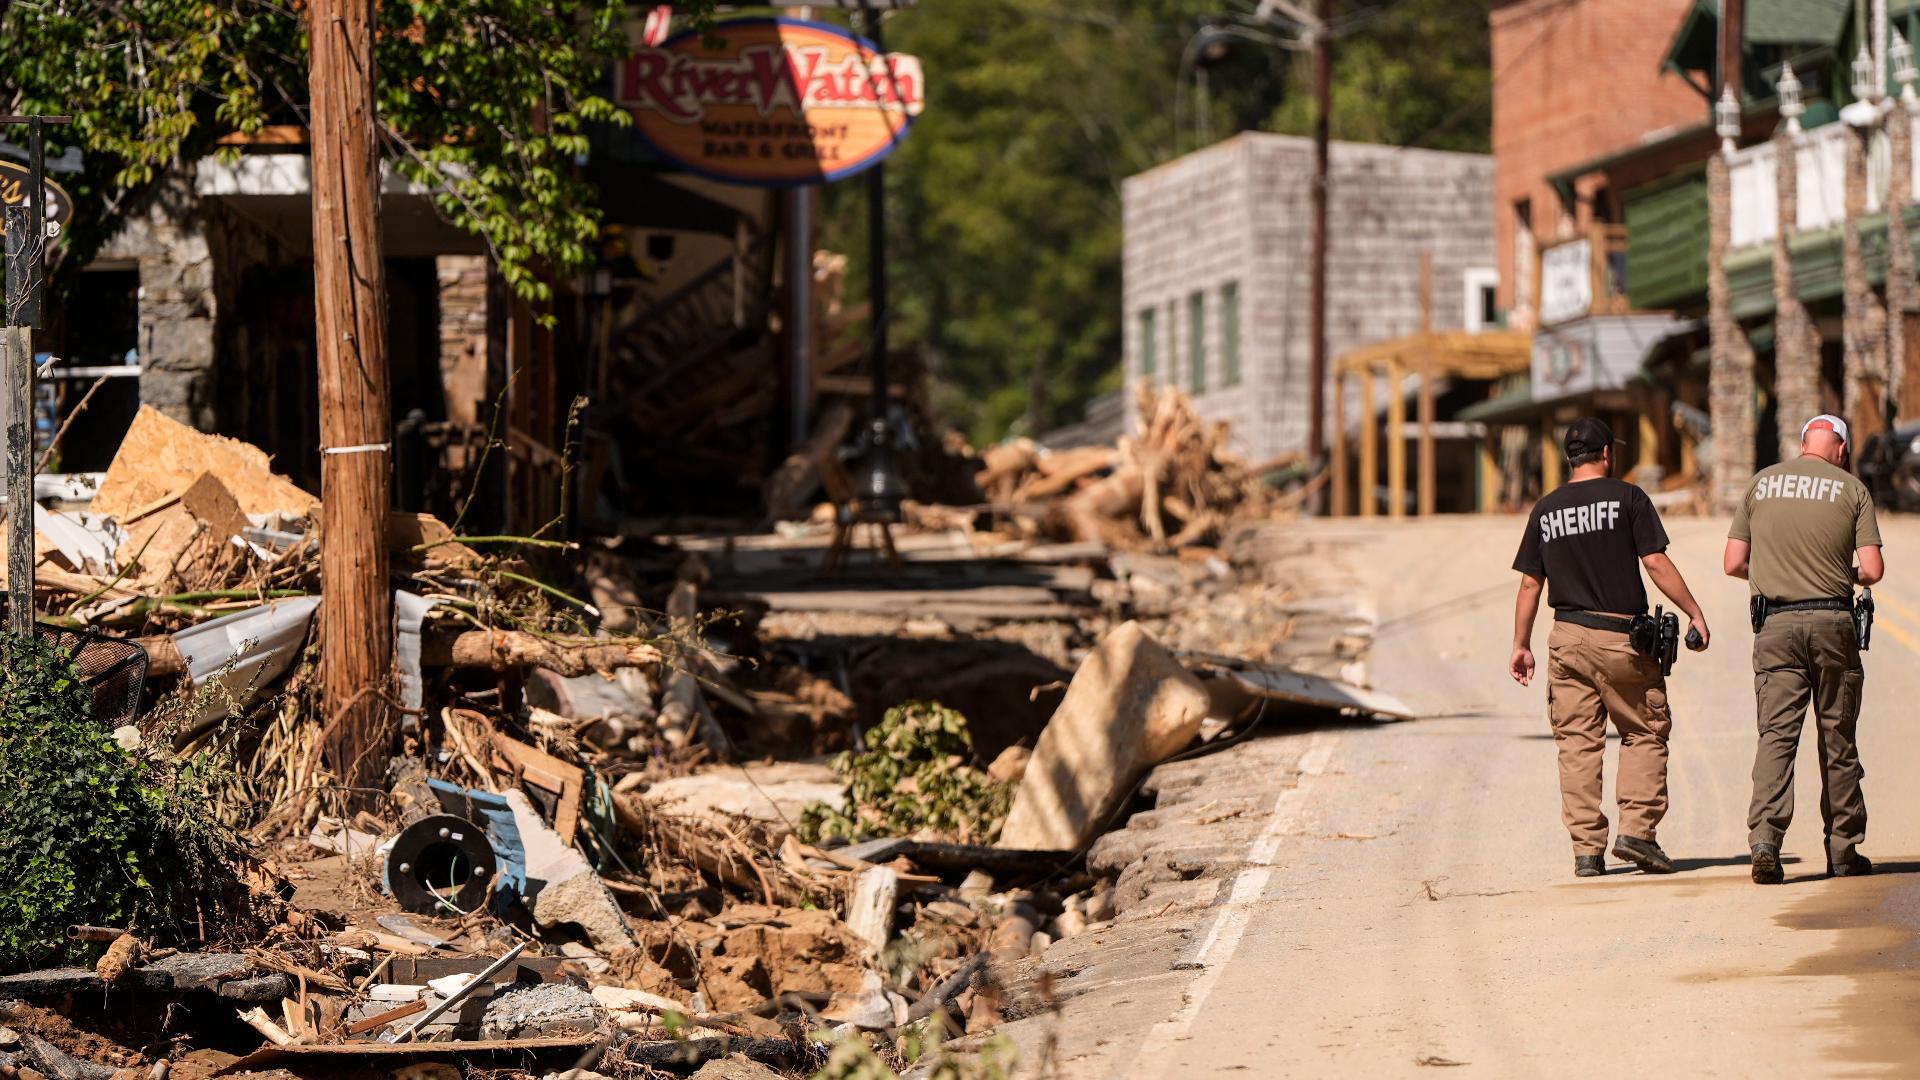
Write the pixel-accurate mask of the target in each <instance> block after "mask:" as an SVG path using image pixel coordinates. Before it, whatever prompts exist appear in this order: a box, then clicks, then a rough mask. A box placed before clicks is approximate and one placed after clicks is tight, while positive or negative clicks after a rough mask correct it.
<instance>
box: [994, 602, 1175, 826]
mask: <svg viewBox="0 0 1920 1080" xmlns="http://www.w3.org/2000/svg"><path fill="white" fill-rule="evenodd" d="M1209 705H1210V703H1209V700H1208V697H1207V691H1206V688H1205V687H1204V686H1202V685H1201V683H1200V680H1199V679H1197V678H1195V677H1194V676H1193V674H1192V673H1191V672H1189V671H1188V670H1187V669H1186V668H1185V667H1183V666H1181V664H1180V662H1179V661H1178V660H1176V659H1175V658H1174V656H1173V654H1172V653H1170V652H1168V651H1167V650H1166V649H1165V648H1163V647H1161V645H1160V644H1159V643H1158V642H1156V641H1154V640H1153V638H1152V637H1151V636H1149V635H1148V634H1147V632H1146V631H1145V630H1144V629H1142V628H1141V627H1140V625H1139V624H1138V623H1135V622H1126V623H1122V624H1121V625H1120V626H1118V627H1115V628H1114V629H1113V630H1112V631H1111V632H1110V633H1108V634H1107V636H1106V637H1104V638H1102V639H1101V640H1100V643H1099V645H1097V646H1096V647H1095V648H1094V650H1093V652H1092V653H1091V654H1090V655H1088V657H1087V659H1086V660H1085V661H1084V662H1083V663H1082V664H1081V665H1080V670H1078V671H1076V672H1074V676H1073V681H1072V682H1071V683H1070V684H1068V686H1067V694H1066V697H1065V698H1064V699H1063V700H1062V701H1061V702H1060V708H1059V709H1058V710H1057V711H1055V713H1054V714H1053V719H1052V720H1050V721H1048V723H1047V727H1046V729H1045V730H1044V731H1042V732H1041V733H1040V740H1039V743H1038V745H1036V746H1035V747H1034V752H1033V758H1032V760H1031V761H1030V762H1029V764H1028V766H1027V769H1026V774H1025V776H1024V778H1023V779H1022V780H1021V781H1020V787H1019V789H1018V790H1017V791H1016V792H1015V794H1014V800H1013V809H1012V810H1011V811H1010V812H1009V813H1008V814H1007V822H1006V825H1005V826H1004V827H1003V828H1002V829H1001V831H1000V841H999V845H998V846H1000V847H1011V848H1041V849H1045V848H1056V849H1058V848H1064V849H1078V848H1079V847H1081V846H1082V845H1084V844H1086V843H1087V842H1088V841H1090V840H1092V839H1093V838H1094V836H1096V835H1098V834H1099V832H1100V831H1101V830H1102V829H1103V828H1104V827H1105V826H1106V824H1107V821H1108V819H1109V818H1110V817H1111V816H1112V815H1113V812H1114V811H1115V810H1116V809H1118V807H1119V805H1120V802H1121V801H1122V800H1123V799H1125V798H1126V796H1127V794H1128V793H1129V792H1130V791H1131V790H1132V789H1133V785H1134V784H1135V783H1136V782H1137V781H1138V780H1139V779H1140V777H1141V776H1142V775H1143V774H1145V773H1146V771H1147V770H1148V769H1149V768H1151V767H1152V766H1153V765H1155V764H1156V763H1158V762H1160V761H1163V760H1165V759H1166V758H1168V757H1170V756H1172V755H1173V754H1174V753H1177V752H1178V751H1179V750H1181V749H1182V748H1184V747H1185V746H1186V745H1187V744H1188V743H1189V742H1191V741H1193V737H1194V736H1195V735H1196V734H1197V733H1198V732H1199V730H1200V724H1201V721H1203V720H1205V719H1206V716H1207V711H1208V708H1209Z"/></svg>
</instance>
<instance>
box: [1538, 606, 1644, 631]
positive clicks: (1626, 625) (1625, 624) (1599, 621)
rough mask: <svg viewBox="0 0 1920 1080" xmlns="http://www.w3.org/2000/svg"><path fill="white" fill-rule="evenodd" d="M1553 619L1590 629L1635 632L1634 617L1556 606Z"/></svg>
mask: <svg viewBox="0 0 1920 1080" xmlns="http://www.w3.org/2000/svg"><path fill="white" fill-rule="evenodd" d="M1553 621H1554V622H1563V623H1572V624H1573V625H1575V626H1584V627H1586V628H1587V629H1589V630H1611V631H1613V632H1614V633H1616V634H1632V633H1633V620H1632V619H1616V618H1613V617H1612V616H1610V615H1600V614H1597V613H1595V612H1591V611H1580V610H1578V609H1560V608H1555V609H1554V612H1553Z"/></svg>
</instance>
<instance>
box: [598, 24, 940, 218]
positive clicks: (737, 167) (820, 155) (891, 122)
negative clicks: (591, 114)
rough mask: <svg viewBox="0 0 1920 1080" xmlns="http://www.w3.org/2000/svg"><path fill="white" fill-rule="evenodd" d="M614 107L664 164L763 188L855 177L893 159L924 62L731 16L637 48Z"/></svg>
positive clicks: (917, 98) (916, 102)
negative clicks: (627, 117)
mask: <svg viewBox="0 0 1920 1080" xmlns="http://www.w3.org/2000/svg"><path fill="white" fill-rule="evenodd" d="M614 92H615V100H616V101H617V102H618V103H619V104H620V105H621V106H622V107H624V108H626V109H628V110H629V111H630V112H631V113H632V114H633V120H634V128H635V130H636V131H637V132H638V133H639V135H640V136H641V138H643V139H645V140H646V141H647V143H648V144H649V145H651V146H652V147H653V148H654V149H655V150H656V151H657V152H659V153H660V154H661V156H663V157H666V158H667V159H669V160H671V161H673V162H675V163H677V164H679V165H681V166H683V167H684V168H686V169H687V170H689V171H691V172H695V173H699V174H701V175H704V176H708V177H711V178H713V179H716V180H725V181H729V182H732V183H740V184H755V185H760V186H765V187H792V186H796V185H800V184H816V183H820V182H822V181H827V180H838V179H840V178H842V177H846V176H852V175H853V174H855V173H858V172H861V171H863V170H865V169H868V168H870V167H872V166H873V165H875V164H877V163H878V162H879V161H881V160H882V159H884V158H885V157H886V156H887V155H888V154H890V153H892V152H893V149H894V147H896V146H898V145H900V142H901V140H902V139H904V138H905V137H906V134H907V129H908V127H909V126H911V125H912V123H913V118H914V117H916V116H918V115H920V111H921V109H922V108H923V107H924V106H925V104H926V79H925V77H924V76H923V75H922V74H921V71H920V61H919V60H917V59H916V58H914V57H912V56H906V55H902V54H899V53H889V54H885V55H882V54H881V53H879V52H877V51H875V50H874V48H873V46H872V44H871V43H870V42H868V41H866V40H865V39H863V38H860V37H857V36H855V35H854V34H851V33H849V32H847V31H846V30H843V29H841V28H840V27H837V26H831V25H828V24H826V23H818V22H808V21H805V20H800V19H739V20H735V21H731V22H724V23H721V24H719V25H718V26H715V27H713V28H712V29H710V30H708V31H705V32H702V31H699V30H690V31H687V32H686V33H682V34H678V35H676V36H674V37H671V38H669V39H667V40H666V41H665V42H662V43H661V44H660V46H659V47H658V48H642V49H640V50H639V51H637V52H635V53H634V54H633V55H632V56H629V57H627V58H626V59H625V60H624V61H622V62H621V64H620V66H619V69H618V71H617V72H616V73H615V88H614Z"/></svg>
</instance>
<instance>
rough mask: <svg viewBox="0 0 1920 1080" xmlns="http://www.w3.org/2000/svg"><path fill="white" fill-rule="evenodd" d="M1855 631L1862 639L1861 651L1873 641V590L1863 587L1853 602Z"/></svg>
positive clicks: (1864, 650)
mask: <svg viewBox="0 0 1920 1080" xmlns="http://www.w3.org/2000/svg"><path fill="white" fill-rule="evenodd" d="M1853 632H1854V634H1855V635H1856V636H1857V637H1859V639H1860V651H1861V652H1866V651H1867V648H1868V646H1870V645H1871V644H1872V643H1873V590H1872V589H1861V590H1860V595H1859V597H1858V598H1856V599H1855V600H1854V602H1853Z"/></svg>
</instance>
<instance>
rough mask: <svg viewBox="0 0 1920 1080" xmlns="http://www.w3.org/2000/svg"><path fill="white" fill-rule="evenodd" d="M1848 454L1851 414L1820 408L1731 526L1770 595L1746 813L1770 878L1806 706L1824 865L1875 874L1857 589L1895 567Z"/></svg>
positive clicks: (1764, 878) (1730, 539)
mask: <svg viewBox="0 0 1920 1080" xmlns="http://www.w3.org/2000/svg"><path fill="white" fill-rule="evenodd" d="M1846 459H1847V422H1846V421H1845V420H1842V419H1840V418H1839V417H1837V416H1831V415H1826V414H1822V415H1820V416H1816V417H1814V418H1813V419H1812V420H1809V421H1807V425H1806V427H1804V428H1802V429H1800V456H1799V457H1797V458H1795V459H1793V460H1792V461H1783V462H1781V463H1780V464H1778V465H1774V466H1772V467H1770V468H1766V469H1762V470H1761V471H1760V473H1759V475H1757V476H1755V477H1754V478H1753V482H1752V483H1751V484H1750V485H1748V487H1747V494H1746V497H1745V498H1743V499H1742V500H1741V502H1740V508H1739V510H1737V511H1736V512H1735V513H1734V515H1733V528H1732V529H1731V530H1729V531H1728V533H1727V551H1726V567H1725V568H1726V571H1727V574H1728V575H1729V576H1732V577H1737V578H1746V579H1747V580H1748V581H1749V582H1751V583H1752V585H1753V588H1752V595H1753V596H1754V597H1755V598H1756V606H1758V604H1759V603H1760V601H1759V600H1758V598H1760V597H1764V598H1765V601H1764V604H1765V607H1764V611H1765V614H1764V615H1761V614H1756V619H1764V620H1765V621H1764V622H1762V623H1761V624H1760V626H1759V627H1757V628H1756V630H1755V631H1754V635H1753V691H1754V698H1755V701H1756V703H1757V705H1758V708H1759V723H1760V744H1759V749H1758V750H1757V752H1756V753H1755V754H1754V758H1753V802H1752V804H1751V806H1750V807H1749V809H1748V810H1747V844H1748V846H1749V847H1750V848H1751V849H1752V854H1753V880H1754V881H1755V883H1757V884H1761V885H1778V884H1780V883H1781V882H1782V881H1783V880H1785V874H1784V873H1783V872H1782V871H1781V869H1780V841H1781V839H1782V838H1784V837H1785V836H1786V834H1787V825H1788V824H1789V823H1791V822H1792V821H1793V757H1794V753H1795V751H1796V750H1798V748H1799V746H1800V725H1801V723H1802V722H1803V721H1804V720H1805V719H1806V713H1807V706H1808V704H1809V703H1811V704H1812V706H1813V712H1814V718H1815V721H1816V722H1817V723H1818V724H1819V727H1820V736H1819V738H1820V762H1821V766H1822V770H1823V775H1822V776H1821V778H1820V817H1821V821H1822V822H1823V823H1824V824H1825V826H1826V837H1827V873H1828V874H1829V875H1831V876H1834V877H1851V876H1854V875H1858V874H1868V873H1872V872H1873V863H1872V862H1871V861H1870V860H1868V858H1867V857H1866V856H1865V855H1862V854H1860V852H1859V851H1858V850H1857V849H1858V848H1859V846H1860V842H1861V841H1862V840H1864V839H1866V835H1867V802H1866V797H1865V796H1864V795H1863V794H1862V793H1861V791H1860V778H1861V777H1862V776H1863V775H1864V774H1865V770H1864V769H1862V768H1861V767H1860V748H1859V746H1858V745H1857V743H1856V742H1855V741H1854V721H1855V720H1856V719H1858V718H1859V715H1860V690H1861V686H1862V684H1863V683H1864V682H1865V680H1866V673H1865V672H1864V671H1863V670H1862V669H1861V667H1860V639H1859V636H1858V633H1857V631H1856V630H1855V627H1854V623H1853V604H1854V600H1853V587H1854V586H1855V585H1872V584H1873V583H1874V582H1877V581H1879V580H1880V578H1881V575H1883V574H1884V573H1885V572H1886V566H1885V564H1884V563H1883V562H1882V561H1881V558H1880V523H1879V521H1878V520H1877V519H1876V518H1875V517H1874V513H1873V497H1872V496H1871V495H1869V494H1868V493H1867V488H1866V485H1865V484H1862V483H1861V482H1860V481H1859V479H1858V478H1856V477H1855V476H1854V475H1853V474H1852V473H1849V472H1847V471H1846V469H1845V468H1843V467H1842V466H1843V464H1844V462H1845V461H1846ZM1856 558H1857V559H1858V563H1857V565H1856V563H1855V559H1856Z"/></svg>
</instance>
